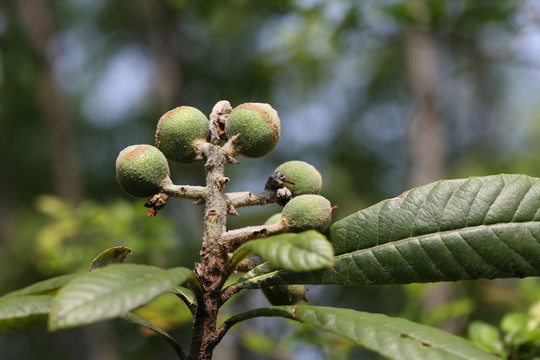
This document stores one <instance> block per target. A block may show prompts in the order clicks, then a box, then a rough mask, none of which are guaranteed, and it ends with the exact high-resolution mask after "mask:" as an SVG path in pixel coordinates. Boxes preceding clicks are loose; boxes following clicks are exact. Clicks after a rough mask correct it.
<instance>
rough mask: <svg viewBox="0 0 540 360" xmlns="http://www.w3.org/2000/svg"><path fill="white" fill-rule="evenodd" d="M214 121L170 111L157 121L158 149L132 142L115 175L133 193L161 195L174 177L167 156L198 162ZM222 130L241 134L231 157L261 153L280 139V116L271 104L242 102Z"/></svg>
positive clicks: (191, 111)
mask: <svg viewBox="0 0 540 360" xmlns="http://www.w3.org/2000/svg"><path fill="white" fill-rule="evenodd" d="M209 125H210V124H209V121H208V119H207V118H206V116H205V115H204V114H203V113H202V112H201V111H200V110H198V109H196V108H194V107H190V106H180V107H178V108H176V109H173V110H171V111H169V112H167V113H166V114H165V115H163V116H162V117H161V119H160V120H159V122H158V125H157V131H156V147H154V146H152V145H132V146H129V147H127V148H125V149H124V150H122V151H121V152H120V154H119V155H118V158H117V159H116V177H117V179H118V182H119V183H120V186H121V187H122V189H123V190H124V191H125V192H127V193H128V194H129V195H131V196H134V197H148V196H152V195H154V194H156V193H158V192H159V191H160V189H161V187H162V185H163V182H164V181H165V180H166V179H167V178H168V177H169V166H168V163H167V159H169V160H172V161H175V162H178V163H182V164H191V163H193V162H194V161H195V159H196V157H197V155H198V151H199V146H200V144H201V143H206V142H208V141H209V136H210V130H209V129H210V127H209ZM223 133H224V138H225V139H228V138H232V137H233V136H235V135H239V136H238V137H237V139H235V141H234V152H235V153H234V154H231V155H236V154H241V155H245V156H248V157H261V156H264V155H266V154H268V153H269V152H270V151H272V150H273V149H274V147H275V146H276V144H277V142H278V140H279V135H280V122H279V117H278V116H277V112H276V111H275V110H274V109H273V108H272V107H271V106H270V105H268V104H260V103H246V104H242V105H239V106H238V107H236V108H235V109H233V110H232V111H231V113H230V114H229V117H228V120H227V122H226V124H225V126H224V129H223Z"/></svg>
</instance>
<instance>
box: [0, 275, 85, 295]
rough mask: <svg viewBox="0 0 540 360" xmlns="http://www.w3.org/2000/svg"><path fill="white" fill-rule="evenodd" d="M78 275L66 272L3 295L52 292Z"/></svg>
mask: <svg viewBox="0 0 540 360" xmlns="http://www.w3.org/2000/svg"><path fill="white" fill-rule="evenodd" d="M79 275H80V274H68V275H61V276H57V277H53V278H50V279H47V280H43V281H40V282H37V283H35V284H32V285H29V286H27V287H24V288H22V289H19V290H15V291H12V292H10V293H7V294H5V295H4V297H11V296H22V295H42V294H49V293H52V292H54V291H55V290H58V289H60V288H61V287H62V286H64V285H66V284H67V283H68V282H69V281H70V280H72V279H73V278H75V277H76V276H79Z"/></svg>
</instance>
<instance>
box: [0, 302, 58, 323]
mask: <svg viewBox="0 0 540 360" xmlns="http://www.w3.org/2000/svg"><path fill="white" fill-rule="evenodd" d="M52 299H53V297H52V296H48V295H23V296H8V297H2V298H0V332H5V331H9V330H15V329H19V328H23V327H26V326H28V325H31V324H34V323H38V322H45V321H47V315H48V314H49V310H50V305H51V301H52Z"/></svg>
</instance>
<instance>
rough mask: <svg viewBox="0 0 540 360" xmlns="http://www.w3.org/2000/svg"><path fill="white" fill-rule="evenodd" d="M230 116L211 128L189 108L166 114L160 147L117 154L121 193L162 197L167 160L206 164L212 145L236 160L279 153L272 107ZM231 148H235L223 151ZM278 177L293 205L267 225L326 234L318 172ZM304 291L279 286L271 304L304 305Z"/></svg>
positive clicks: (326, 207) (248, 107) (293, 168)
mask: <svg viewBox="0 0 540 360" xmlns="http://www.w3.org/2000/svg"><path fill="white" fill-rule="evenodd" d="M227 104H228V103H227ZM229 112H230V113H228V114H227V115H228V116H226V121H223V122H220V123H219V124H212V123H211V121H212V120H210V121H209V120H208V119H207V117H206V116H205V115H204V114H203V113H202V112H201V111H200V110H198V109H196V108H193V107H189V106H181V107H178V108H176V109H173V110H171V111H169V112H167V113H166V114H165V115H163V116H162V117H161V118H160V120H159V122H158V125H157V131H156V146H155V147H154V146H152V145H133V146H129V147H127V148H125V149H124V150H122V151H121V152H120V154H119V155H118V158H117V159H116V177H117V179H118V182H119V184H120V186H121V187H122V189H123V190H124V191H125V192H126V193H128V194H129V195H131V196H134V197H149V196H153V195H155V194H158V193H159V192H161V191H162V189H163V186H164V185H165V184H167V183H170V182H171V180H170V178H169V175H170V171H169V165H168V162H167V160H171V161H174V162H178V163H183V164H191V163H193V162H194V161H195V160H197V159H204V157H203V156H201V154H202V153H203V149H204V147H205V146H208V145H209V143H211V142H213V143H214V144H213V145H214V146H221V147H222V149H227V150H223V151H227V152H228V153H226V154H227V155H229V156H231V157H232V156H236V155H237V154H240V155H244V156H248V157H261V156H264V155H266V154H268V153H270V152H271V151H272V150H273V149H274V147H275V146H276V144H277V142H278V140H279V137H280V120H279V117H278V115H277V112H276V111H275V110H274V109H273V108H272V107H271V106H270V105H268V104H261V103H245V104H241V105H239V106H237V107H236V108H234V109H232V110H229ZM211 119H212V116H211ZM212 126H214V128H215V127H216V126H217V127H218V129H217V134H218V135H217V136H215V133H214V134H212ZM226 143H228V144H229V145H230V146H228V147H226V146H223V145H224V144H226ZM275 173H278V175H280V176H282V178H284V179H285V181H284V182H283V185H282V186H283V187H285V188H287V189H288V190H289V191H290V200H289V199H287V200H288V201H287V202H286V203H285V204H283V205H284V208H283V211H282V212H281V213H280V214H276V215H275V216H274V217H272V219H271V220H270V219H269V221H267V224H271V223H277V222H279V221H282V220H283V222H284V223H285V224H286V230H287V231H290V232H301V231H305V230H310V229H315V230H318V231H321V232H323V231H325V230H326V229H327V228H328V226H329V225H330V221H331V217H332V210H333V209H332V206H331V205H330V202H329V201H328V200H327V199H326V198H324V197H322V196H320V195H319V194H320V192H321V188H322V176H321V174H320V173H319V171H317V169H315V167H313V166H312V165H310V164H308V163H306V162H303V161H289V162H286V163H284V164H282V165H280V166H279V167H278V168H277V169H276V170H275ZM305 291H306V287H305V286H286V287H279V286H277V287H271V288H268V289H265V291H264V292H265V295H266V296H267V297H268V299H269V300H270V302H271V303H272V304H280V305H283V304H294V303H296V302H298V301H300V300H301V299H302V298H303V296H304V294H305Z"/></svg>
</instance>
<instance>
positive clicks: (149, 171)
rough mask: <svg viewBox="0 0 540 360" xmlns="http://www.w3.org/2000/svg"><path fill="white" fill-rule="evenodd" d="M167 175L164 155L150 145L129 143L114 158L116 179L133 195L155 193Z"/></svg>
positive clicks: (167, 168)
mask: <svg viewBox="0 0 540 360" xmlns="http://www.w3.org/2000/svg"><path fill="white" fill-rule="evenodd" d="M168 176H169V164H168V163H167V159H166V158H165V155H163V153H162V152H161V151H159V149H157V148H156V147H154V146H152V145H131V146H128V147H127V148H125V149H124V150H122V151H120V154H118V157H117V158H116V179H117V180H118V183H119V184H120V187H121V188H122V189H123V190H124V191H125V192H126V193H128V194H129V195H131V196H133V197H148V196H152V195H154V194H157V193H158V192H159V191H160V189H161V184H162V183H163V180H165V179H166V178H167V177H168Z"/></svg>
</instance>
